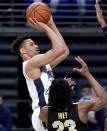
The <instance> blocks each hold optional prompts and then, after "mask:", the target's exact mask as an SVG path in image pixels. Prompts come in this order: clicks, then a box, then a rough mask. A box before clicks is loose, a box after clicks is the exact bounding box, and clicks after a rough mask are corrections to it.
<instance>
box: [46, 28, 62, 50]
mask: <svg viewBox="0 0 107 131" xmlns="http://www.w3.org/2000/svg"><path fill="white" fill-rule="evenodd" d="M45 31H46V34H47V36H48V37H49V39H50V40H51V43H52V48H53V49H57V50H59V51H61V50H62V51H65V50H64V47H63V45H62V43H61V41H60V39H59V38H58V36H57V35H56V34H55V32H54V31H53V30H52V29H51V28H49V27H48V26H47V27H46V28H45Z"/></svg>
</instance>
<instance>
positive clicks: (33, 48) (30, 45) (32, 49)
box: [24, 39, 40, 57]
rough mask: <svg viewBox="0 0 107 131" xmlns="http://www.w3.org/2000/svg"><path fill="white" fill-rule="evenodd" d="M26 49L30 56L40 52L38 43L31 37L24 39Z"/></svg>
mask: <svg viewBox="0 0 107 131" xmlns="http://www.w3.org/2000/svg"><path fill="white" fill-rule="evenodd" d="M24 50H25V51H26V54H27V55H28V56H29V57H33V56H34V55H37V54H39V53H40V51H39V47H38V45H37V44H36V43H35V42H34V41H33V40H31V39H27V40H24Z"/></svg>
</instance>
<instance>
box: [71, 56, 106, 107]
mask: <svg viewBox="0 0 107 131" xmlns="http://www.w3.org/2000/svg"><path fill="white" fill-rule="evenodd" d="M75 59H76V61H77V62H79V63H80V64H81V66H82V67H81V68H80V69H79V68H74V69H73V70H74V71H77V72H78V73H80V74H81V75H83V76H85V77H86V78H87V79H88V81H89V82H90V84H91V87H92V88H93V89H94V91H95V93H96V95H97V97H98V99H99V102H100V101H101V104H103V105H105V103H106V93H105V91H104V88H103V87H102V86H101V85H100V84H99V83H98V81H97V80H96V79H95V78H94V77H93V76H92V74H91V73H90V71H89V69H88V66H87V64H86V63H85V61H84V60H83V59H82V58H80V57H79V56H78V57H76V58H75ZM95 101H96V102H97V99H96V100H95ZM97 104H98V102H97ZM99 106H100V105H99Z"/></svg>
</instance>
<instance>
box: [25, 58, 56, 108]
mask: <svg viewBox="0 0 107 131" xmlns="http://www.w3.org/2000/svg"><path fill="white" fill-rule="evenodd" d="M28 61H29V60H28ZM28 61H24V62H23V75H24V77H25V79H26V83H27V88H28V91H29V95H30V97H31V99H32V109H33V110H34V109H35V108H37V107H43V106H45V105H46V104H47V103H48V93H49V86H50V84H51V82H52V80H53V79H54V77H53V73H52V69H51V66H50V65H46V66H44V67H43V68H42V70H41V76H40V78H38V79H35V80H32V79H30V78H29V77H28V76H27V74H26V72H25V68H26V65H27V63H28Z"/></svg>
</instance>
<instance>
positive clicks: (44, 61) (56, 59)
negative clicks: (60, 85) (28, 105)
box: [12, 16, 69, 131]
mask: <svg viewBox="0 0 107 131" xmlns="http://www.w3.org/2000/svg"><path fill="white" fill-rule="evenodd" d="M28 23H29V24H30V25H31V26H32V27H33V28H35V29H39V30H42V31H44V32H45V33H46V35H47V36H48V37H49V39H50V41H51V44H52V48H51V49H50V50H48V51H47V52H46V53H44V54H40V51H39V46H38V45H37V43H36V42H34V41H33V40H32V39H31V38H29V37H28V36H21V37H18V38H17V39H16V40H15V41H14V42H13V44H12V50H13V51H14V52H16V53H17V54H19V55H20V56H21V58H22V59H23V74H24V77H25V79H26V83H27V87H28V91H29V94H30V97H31V99H32V109H33V114H32V125H33V128H34V129H35V130H36V131H45V130H46V129H45V128H44V126H43V124H42V122H41V120H40V119H39V113H40V108H41V107H43V106H45V105H46V104H47V103H48V93H47V91H48V88H49V86H50V84H51V81H52V80H53V73H52V68H54V67H55V66H56V65H58V64H59V63H60V62H61V61H63V60H64V59H65V58H66V57H67V56H68V55H69V49H68V47H67V46H66V43H65V41H64V39H63V37H62V36H61V34H60V32H59V31H58V29H57V27H56V25H55V23H54V22H53V18H52V16H51V18H50V21H49V22H48V23H47V24H45V23H41V22H38V21H37V20H36V19H35V18H29V21H28Z"/></svg>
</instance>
